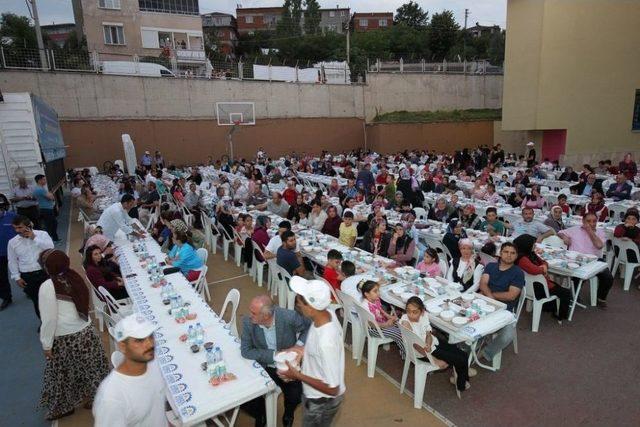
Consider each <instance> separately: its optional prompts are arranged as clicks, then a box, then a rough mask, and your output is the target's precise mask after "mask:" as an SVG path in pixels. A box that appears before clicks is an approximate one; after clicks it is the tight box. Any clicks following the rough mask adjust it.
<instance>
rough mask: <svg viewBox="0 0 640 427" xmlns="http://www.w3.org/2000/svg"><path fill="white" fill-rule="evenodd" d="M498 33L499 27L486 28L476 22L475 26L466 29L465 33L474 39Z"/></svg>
mask: <svg viewBox="0 0 640 427" xmlns="http://www.w3.org/2000/svg"><path fill="white" fill-rule="evenodd" d="M500 31H501V30H500V26H499V25H491V26H487V25H480V23H478V22H476V25H474V26H473V27H469V28H467V32H468V33H469V34H471V36H472V37H475V38H478V37H482V36H485V35H487V34H490V35H493V34H496V33H499V32H500Z"/></svg>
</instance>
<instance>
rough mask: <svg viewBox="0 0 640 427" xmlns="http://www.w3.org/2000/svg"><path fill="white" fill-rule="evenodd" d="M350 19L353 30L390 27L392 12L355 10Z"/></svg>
mask: <svg viewBox="0 0 640 427" xmlns="http://www.w3.org/2000/svg"><path fill="white" fill-rule="evenodd" d="M351 19H352V20H353V29H354V31H374V30H379V29H384V28H388V27H391V26H392V25H393V12H368V13H358V12H356V13H354V14H353V17H352V18H351Z"/></svg>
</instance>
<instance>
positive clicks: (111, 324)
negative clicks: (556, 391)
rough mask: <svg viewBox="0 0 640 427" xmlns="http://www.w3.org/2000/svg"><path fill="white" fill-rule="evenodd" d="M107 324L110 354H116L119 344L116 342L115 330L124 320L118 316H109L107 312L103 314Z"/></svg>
mask: <svg viewBox="0 0 640 427" xmlns="http://www.w3.org/2000/svg"><path fill="white" fill-rule="evenodd" d="M102 314H103V315H104V318H105V322H106V323H107V332H108V333H109V352H114V351H116V350H117V349H118V342H117V341H116V337H115V332H114V329H115V327H116V324H117V323H118V322H119V321H120V320H121V319H122V317H121V316H120V315H118V314H114V315H113V316H109V314H107V313H106V312H103V313H102Z"/></svg>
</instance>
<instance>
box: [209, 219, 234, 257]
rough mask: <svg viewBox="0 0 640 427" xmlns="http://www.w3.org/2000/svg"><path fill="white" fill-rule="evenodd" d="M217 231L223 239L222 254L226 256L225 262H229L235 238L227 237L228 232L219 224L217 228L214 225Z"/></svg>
mask: <svg viewBox="0 0 640 427" xmlns="http://www.w3.org/2000/svg"><path fill="white" fill-rule="evenodd" d="M213 226H214V227H215V229H216V230H218V234H219V235H220V237H222V253H223V255H224V260H225V261H227V260H228V259H229V247H230V246H231V245H232V244H233V237H231V238H229V237H227V230H225V228H224V226H222V225H220V224H218V225H217V226H216V225H215V224H214V225H213Z"/></svg>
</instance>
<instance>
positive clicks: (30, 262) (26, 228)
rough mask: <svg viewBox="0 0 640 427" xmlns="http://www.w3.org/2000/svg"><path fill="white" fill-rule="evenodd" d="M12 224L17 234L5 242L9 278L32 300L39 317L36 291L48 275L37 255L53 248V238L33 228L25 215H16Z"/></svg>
mask: <svg viewBox="0 0 640 427" xmlns="http://www.w3.org/2000/svg"><path fill="white" fill-rule="evenodd" d="M12 224H13V229H14V230H15V232H16V234H17V236H15V237H13V238H12V239H11V240H9V243H8V244H7V260H8V262H9V272H10V274H11V278H12V279H13V280H15V282H16V283H17V284H18V286H20V287H21V288H22V289H23V290H24V293H25V294H27V297H28V298H29V299H30V300H31V301H32V302H33V308H34V309H35V311H36V316H38V318H40V309H39V308H38V292H39V290H40V285H41V284H42V282H44V281H45V280H47V279H48V278H49V276H47V273H45V272H44V270H43V269H42V266H41V265H40V263H39V257H40V253H41V252H42V251H44V250H47V249H53V240H51V236H49V234H47V232H46V231H41V230H34V229H33V223H32V222H31V220H30V219H29V218H27V217H26V216H22V215H18V216H16V217H15V218H14V219H13V222H12Z"/></svg>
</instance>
